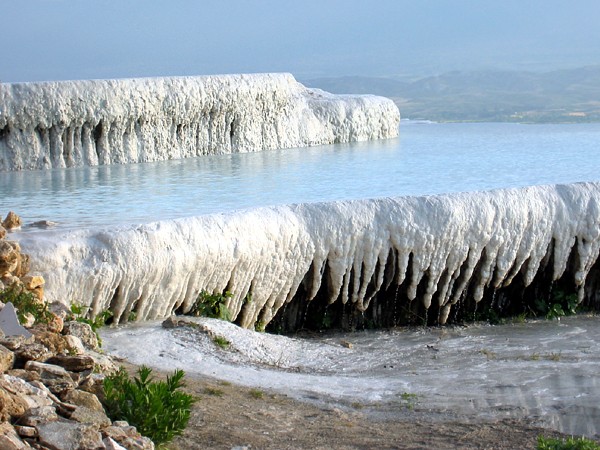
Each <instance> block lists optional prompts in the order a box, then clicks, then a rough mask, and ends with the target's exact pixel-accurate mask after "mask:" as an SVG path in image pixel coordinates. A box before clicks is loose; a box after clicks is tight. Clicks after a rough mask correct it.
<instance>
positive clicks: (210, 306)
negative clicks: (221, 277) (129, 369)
mask: <svg viewBox="0 0 600 450" xmlns="http://www.w3.org/2000/svg"><path fill="white" fill-rule="evenodd" d="M230 298H231V292H229V291H225V293H224V294H210V293H208V292H206V291H202V292H200V294H199V295H198V298H197V299H196V301H195V302H194V304H193V305H192V307H191V309H190V312H189V313H190V314H191V315H193V316H204V317H212V318H213V319H221V320H226V321H228V322H231V313H230V312H229V308H227V305H226V303H227V300H229V299H230Z"/></svg>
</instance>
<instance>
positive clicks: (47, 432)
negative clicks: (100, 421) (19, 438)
mask: <svg viewBox="0 0 600 450" xmlns="http://www.w3.org/2000/svg"><path fill="white" fill-rule="evenodd" d="M36 428H37V430H38V434H39V442H40V444H42V445H45V446H46V447H49V448H51V449H57V450H59V449H60V450H104V449H105V447H104V444H103V443H102V435H101V434H100V432H98V430H97V429H95V428H94V427H92V426H90V425H85V424H82V423H77V422H71V421H56V422H49V423H42V424H39V425H38V426H37V427H36Z"/></svg>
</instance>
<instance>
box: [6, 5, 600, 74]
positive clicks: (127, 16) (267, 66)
mask: <svg viewBox="0 0 600 450" xmlns="http://www.w3.org/2000/svg"><path fill="white" fill-rule="evenodd" d="M0 11H1V12H2V14H1V16H0V24H1V26H0V39H1V40H2V42H3V44H4V45H3V46H2V56H1V59H0V81H3V82H18V81H42V80H65V79H92V78H93V79H97V78H124V77H142V76H172V75H203V74H220V73H255V72H291V73H293V74H294V75H295V76H296V78H298V79H310V78H317V77H327V76H345V75H363V76H426V75H435V74H439V73H443V72H447V71H451V70H480V69H515V70H536V71H546V70H552V69H561V68H572V67H578V66H585V65H594V64H600V26H598V20H599V19H600V1H598V0H412V1H405V0H369V1H367V0H363V1H358V0H296V1H288V0H278V1H275V0H255V1H250V0H202V1H199V0H169V1H167V0H165V1H157V0H19V1H15V0H0Z"/></svg>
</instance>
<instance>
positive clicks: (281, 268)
mask: <svg viewBox="0 0 600 450" xmlns="http://www.w3.org/2000/svg"><path fill="white" fill-rule="evenodd" d="M599 199H600V183H582V184H573V185H558V186H541V187H529V188H524V189H506V190H496V191H490V192H476V193H464V194H451V195H440V196H426V197H405V198H386V199H377V200H362V201H345V202H333V203H321V204H300V205H291V206H281V207H270V208H260V209H254V210H248V211H241V212H235V213H229V214H216V215H209V216H202V217H193V218H186V219H180V220H174V221H165V222H156V223H152V224H147V225H141V226H135V227H122V228H114V229H107V230H101V231H93V230H87V231H76V232H64V231H63V232H60V231H43V232H36V233H31V234H23V235H22V239H21V245H22V247H23V249H24V251H26V252H27V253H28V254H30V255H31V261H32V265H33V267H32V269H33V270H37V271H39V272H41V273H42V274H43V276H44V278H45V279H46V281H47V284H46V288H47V289H46V295H47V296H48V297H49V299H50V300H52V301H61V302H70V301H79V302H82V303H83V304H85V305H90V306H91V307H92V310H93V311H94V312H95V313H99V312H100V311H102V310H104V309H106V308H109V309H111V310H112V311H113V312H114V313H115V317H116V318H117V320H119V319H121V320H126V319H127V317H128V314H129V312H130V311H136V312H137V317H138V319H152V318H158V317H164V316H166V315H169V314H170V313H171V312H172V311H173V310H175V309H177V308H179V307H181V308H182V309H183V310H186V309H189V307H190V305H191V304H192V302H193V301H194V299H195V298H196V297H197V295H198V293H199V292H200V291H201V290H207V291H210V292H217V291H218V292H223V291H224V290H226V289H227V290H229V291H231V292H232V293H233V297H232V299H231V300H230V303H229V305H228V306H229V308H230V310H231V312H232V313H233V317H234V319H237V321H238V322H239V323H241V324H242V325H243V326H245V327H251V326H253V325H254V324H255V323H256V322H257V321H261V322H262V323H264V324H266V323H268V322H269V321H270V320H271V319H272V318H273V316H274V315H275V314H276V313H277V311H278V310H279V309H280V308H281V307H282V306H284V304H285V303H286V302H289V301H290V300H291V298H292V297H293V296H294V294H295V293H296V292H297V289H298V287H299V285H300V284H301V283H304V288H305V289H306V290H307V292H309V295H308V296H309V297H312V296H314V295H315V294H316V293H317V291H318V289H319V288H320V287H321V285H322V284H326V285H327V286H328V291H329V301H330V302H334V301H341V302H352V303H354V304H355V305H356V307H357V308H358V309H359V310H365V309H366V308H367V307H368V305H369V302H370V300H371V296H369V295H367V286H368V285H369V283H371V287H372V289H374V291H375V292H377V291H380V290H381V289H382V288H385V287H386V286H389V285H390V284H391V283H395V284H397V285H400V284H402V283H405V286H408V296H409V298H411V299H412V298H414V297H415V296H416V293H417V286H418V285H419V283H420V282H423V283H424V284H426V285H423V286H422V287H421V288H420V290H419V292H423V293H424V294H423V295H422V297H421V296H420V298H419V300H420V301H422V302H423V303H424V305H425V306H426V307H429V306H430V305H431V303H432V300H435V302H436V303H435V304H434V306H436V310H437V309H438V308H439V309H440V321H441V322H444V321H445V319H446V318H447V316H448V313H449V312H450V308H451V306H452V304H454V303H456V302H457V301H458V300H459V299H460V297H461V295H462V294H463V292H464V291H465V290H466V289H467V286H468V285H469V284H470V287H469V290H470V292H473V293H474V294H473V295H474V297H475V299H476V300H478V299H480V298H481V297H482V295H483V291H484V288H485V287H496V288H497V287H501V286H503V285H507V284H509V283H510V282H511V280H512V279H513V278H514V277H515V276H516V275H517V274H519V273H520V274H521V275H522V276H523V279H524V281H525V283H526V284H528V283H531V281H532V280H533V278H534V276H535V275H536V273H537V272H538V270H539V269H540V268H541V267H544V265H546V264H548V262H549V261H552V264H553V266H552V267H551V269H550V270H551V273H552V275H553V277H554V279H558V278H559V277H561V275H563V273H564V272H565V270H566V268H567V264H568V262H569V257H570V255H571V256H572V257H574V259H573V262H572V263H569V264H574V266H572V267H570V272H569V273H573V277H574V282H575V284H576V285H577V286H580V287H581V286H583V284H584V282H585V279H586V276H587V274H588V272H589V271H590V268H591V267H592V265H593V263H594V262H595V261H596V259H597V258H598V253H599V248H600V205H599ZM409 263H410V264H411V265H412V267H410V268H409V267H408V265H409ZM326 264H327V266H328V268H329V270H328V271H327V272H326V273H328V277H327V278H326V279H324V277H323V274H324V272H325V271H324V268H325V265H326ZM407 274H411V276H410V279H406V277H407ZM249 292H251V293H252V301H251V302H244V297H245V296H246V295H247V294H248V293H249ZM580 292H583V290H580Z"/></svg>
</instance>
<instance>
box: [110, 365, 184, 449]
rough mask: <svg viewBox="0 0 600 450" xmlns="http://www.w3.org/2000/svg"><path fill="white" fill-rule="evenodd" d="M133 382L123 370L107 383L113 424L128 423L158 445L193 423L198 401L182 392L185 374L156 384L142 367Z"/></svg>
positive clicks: (177, 371)
mask: <svg viewBox="0 0 600 450" xmlns="http://www.w3.org/2000/svg"><path fill="white" fill-rule="evenodd" d="M137 373H138V376H137V377H134V379H133V380H130V378H129V375H128V374H127V372H126V371H125V369H124V368H123V367H121V368H120V369H119V370H118V371H117V372H115V373H114V374H112V375H109V376H107V377H106V378H105V379H104V395H105V401H104V402H105V406H106V409H107V412H108V415H109V417H110V418H111V419H112V420H126V421H127V422H129V424H131V425H133V426H135V427H136V428H137V429H138V431H139V432H140V433H142V434H143V435H144V436H147V437H149V438H150V439H152V441H154V443H155V444H162V443H164V442H168V441H170V440H172V439H173V438H174V437H175V436H177V435H180V434H181V433H182V432H183V430H184V429H185V427H186V426H187V423H188V421H189V419H190V410H191V407H192V405H193V403H194V402H195V399H194V397H192V396H191V395H189V394H186V393H185V392H181V391H179V388H181V387H182V386H183V382H182V380H183V377H184V372H183V370H176V371H175V372H174V373H173V375H171V376H168V377H167V380H166V381H152V378H151V377H150V374H151V373H152V369H150V368H148V367H146V366H142V367H140V368H139V369H138V372H137Z"/></svg>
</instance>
